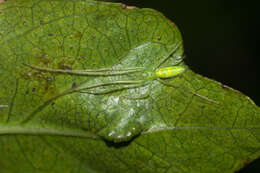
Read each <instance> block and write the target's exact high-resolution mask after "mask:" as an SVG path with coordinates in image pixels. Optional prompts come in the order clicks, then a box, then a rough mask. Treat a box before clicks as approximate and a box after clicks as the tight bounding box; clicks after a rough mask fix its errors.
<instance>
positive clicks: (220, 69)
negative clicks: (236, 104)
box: [115, 0, 260, 173]
mask: <svg viewBox="0 0 260 173" xmlns="http://www.w3.org/2000/svg"><path fill="white" fill-rule="evenodd" d="M115 1H117V2H123V3H125V4H127V5H134V6H137V7H141V8H153V9H156V10H158V11H160V12H162V13H163V14H164V15H165V16H166V17H168V18H169V19H171V20H172V21H174V22H175V23H176V25H177V26H178V27H179V29H180V30H181V32H182V35H183V40H184V48H185V54H186V59H185V62H186V63H187V64H188V65H189V67H190V68H191V69H192V70H194V71H195V72H197V73H199V74H202V75H203V76H207V77H209V78H211V79H215V80H217V81H219V82H221V83H223V84H225V85H228V86H230V87H232V88H234V89H237V90H239V91H241V92H242V93H244V94H246V95H248V96H249V97H250V98H252V100H254V102H255V103H256V104H257V105H260V92H259V90H258V88H259V87H260V83H259V81H258V78H257V77H258V75H259V74H260V70H259V69H258V68H257V67H258V65H259V64H260V63H259V51H258V50H257V49H259V48H258V45H257V43H258V40H260V39H259V32H260V27H259V24H260V23H259V20H260V19H259V17H260V15H259V14H260V13H259V12H258V8H259V5H258V4H256V3H255V4H254V1H242V0H197V1H191V0H115ZM248 172H250V173H251V172H260V159H258V160H256V161H254V162H252V163H251V164H249V165H247V166H246V167H245V168H243V169H242V170H241V171H239V173H248Z"/></svg>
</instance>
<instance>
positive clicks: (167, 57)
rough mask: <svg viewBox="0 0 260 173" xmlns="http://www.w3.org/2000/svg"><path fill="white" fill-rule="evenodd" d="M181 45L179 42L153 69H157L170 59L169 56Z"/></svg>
mask: <svg viewBox="0 0 260 173" xmlns="http://www.w3.org/2000/svg"><path fill="white" fill-rule="evenodd" d="M181 44H182V42H179V43H178V44H177V45H176V47H175V48H174V49H172V50H171V51H170V52H169V53H168V54H167V55H166V56H164V57H163V59H162V60H161V62H159V64H158V65H157V66H156V67H155V69H157V68H159V67H160V66H161V65H162V64H163V63H165V62H166V61H167V60H168V59H169V58H170V56H171V55H172V54H173V53H174V52H176V51H177V50H178V48H179V47H180V46H181Z"/></svg>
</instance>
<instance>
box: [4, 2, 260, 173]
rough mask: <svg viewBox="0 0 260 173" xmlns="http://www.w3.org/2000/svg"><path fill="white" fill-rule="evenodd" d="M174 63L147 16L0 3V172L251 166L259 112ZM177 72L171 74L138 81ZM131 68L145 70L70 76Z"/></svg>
mask: <svg viewBox="0 0 260 173" xmlns="http://www.w3.org/2000/svg"><path fill="white" fill-rule="evenodd" d="M182 57H183V47H182V38H181V35H180V32H179V30H178V29H177V27H176V25H175V24H173V23H172V22H171V21H169V20H168V19H167V18H165V17H164V16H163V15H162V14H161V13H159V12H157V11H155V10H152V9H138V8H127V7H126V6H125V5H122V4H117V3H105V2H97V1H91V0H85V1H66V0H63V1H37V2H36V1H33V0H31V1H29V0H28V1H18V2H12V1H7V2H5V3H3V4H1V5H0V81H1V83H0V105H1V106H0V134H1V136H0V172H6V173H8V172H16V173H19V172H21V173H23V172H113V173H116V172H129V173H130V172H141V173H144V172H168V173H172V172H174V173H175V172H234V171H235V170H238V169H239V168H241V167H243V165H244V164H245V163H247V162H250V161H252V160H254V159H255V158H257V157H259V155H260V150H259V149H260V141H259V140H260V133H259V132H260V130H259V128H260V124H259V121H260V110H259V107H257V106H256V105H255V104H254V103H253V101H251V100H250V99H249V98H248V97H246V96H244V95H243V94H241V93H239V92H238V91H236V90H233V89H231V88H229V87H227V86H225V85H222V84H220V83H218V82H215V81H213V80H210V79H208V78H205V77H202V76H200V75H198V74H195V73H194V72H192V71H191V70H189V68H188V67H187V66H186V65H185V64H184V63H183V62H181V61H182ZM163 60H165V61H163ZM177 63H178V65H179V66H183V67H185V68H186V71H185V72H184V73H183V74H182V75H180V76H177V77H174V78H168V79H161V80H151V79H148V77H147V76H146V75H149V74H150V73H153V71H151V70H155V69H156V68H157V67H158V66H159V65H161V66H160V67H167V66H173V65H175V64H177ZM28 65H29V66H28ZM32 66H33V67H41V68H48V69H60V70H61V69H62V70H67V72H66V73H61V72H60V73H57V72H50V71H48V70H45V71H44V70H39V69H37V68H32ZM137 67H142V68H144V69H145V70H144V71H141V72H140V71H138V72H134V73H131V72H129V71H128V72H127V74H126V75H123V74H121V75H111V76H104V75H102V76H91V75H75V74H68V72H69V71H70V72H71V70H74V72H75V70H91V69H102V68H113V69H120V70H123V71H124V70H126V69H128V68H137ZM148 71H149V73H148ZM111 72H114V71H110V72H106V74H108V73H111ZM95 73H96V72H95ZM98 73H99V72H98ZM102 73H103V72H102ZM118 81H124V82H126V81H131V82H136V83H137V84H139V83H138V81H142V83H141V84H144V83H143V82H145V85H137V86H135V84H132V83H131V84H125V83H124V84H123V85H122V84H121V83H120V82H118ZM113 82H115V84H113V85H112V84H111V85H110V84H109V83H113ZM97 84H101V85H102V86H101V87H93V88H92V89H87V90H83V88H85V87H89V86H93V85H97ZM108 84H109V85H108ZM127 87H130V88H127ZM114 90H115V91H114ZM103 91H109V92H108V93H102V92H103ZM93 93H98V94H93Z"/></svg>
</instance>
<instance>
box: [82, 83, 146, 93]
mask: <svg viewBox="0 0 260 173" xmlns="http://www.w3.org/2000/svg"><path fill="white" fill-rule="evenodd" d="M145 85H147V84H145V83H142V84H135V85H126V86H123V87H120V88H114V89H103V90H101V91H96V92H92V91H91V90H86V91H84V90H83V91H82V90H81V91H79V92H80V93H87V94H93V95H105V94H111V93H114V92H118V91H123V90H126V89H133V88H139V87H142V86H145Z"/></svg>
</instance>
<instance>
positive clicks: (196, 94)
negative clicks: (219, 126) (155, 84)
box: [157, 79, 219, 105]
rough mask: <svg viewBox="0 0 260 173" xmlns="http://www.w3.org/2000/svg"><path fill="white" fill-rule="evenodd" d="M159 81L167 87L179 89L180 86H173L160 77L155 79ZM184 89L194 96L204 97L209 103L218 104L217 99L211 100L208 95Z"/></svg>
mask: <svg viewBox="0 0 260 173" xmlns="http://www.w3.org/2000/svg"><path fill="white" fill-rule="evenodd" d="M157 80H158V81H159V82H160V83H162V84H164V85H166V86H169V87H173V88H176V89H179V88H180V87H177V86H175V85H173V84H170V83H167V82H165V81H163V80H162V79H157ZM186 90H187V91H188V92H189V93H191V94H193V95H195V96H197V97H200V98H202V99H204V100H207V101H208V102H211V103H214V104H217V105H218V104H219V102H217V101H215V100H212V99H210V98H208V97H206V96H202V95H200V94H198V93H195V92H193V91H191V90H189V89H187V88H186Z"/></svg>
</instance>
